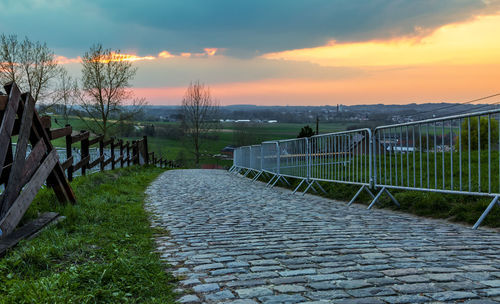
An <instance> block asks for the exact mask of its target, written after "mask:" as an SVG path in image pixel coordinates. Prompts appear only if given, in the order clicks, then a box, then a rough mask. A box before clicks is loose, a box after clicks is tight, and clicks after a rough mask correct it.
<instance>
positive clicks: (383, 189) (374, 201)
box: [367, 187, 385, 210]
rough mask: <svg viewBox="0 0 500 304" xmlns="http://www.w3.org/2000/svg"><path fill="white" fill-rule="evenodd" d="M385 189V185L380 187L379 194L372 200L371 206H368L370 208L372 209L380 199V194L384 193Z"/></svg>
mask: <svg viewBox="0 0 500 304" xmlns="http://www.w3.org/2000/svg"><path fill="white" fill-rule="evenodd" d="M384 191H385V187H383V188H382V189H380V191H379V192H378V193H377V195H376V196H375V198H374V199H373V200H372V202H371V203H370V206H368V208H367V209H368V210H370V209H372V207H373V206H374V205H375V204H376V203H377V201H378V199H379V198H380V196H381V195H382V193H383V192H384Z"/></svg>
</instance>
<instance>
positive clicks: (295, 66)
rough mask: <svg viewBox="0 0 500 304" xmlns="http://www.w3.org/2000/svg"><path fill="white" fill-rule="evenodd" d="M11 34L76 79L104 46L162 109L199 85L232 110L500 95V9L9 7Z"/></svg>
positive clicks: (258, 1) (164, 1)
mask: <svg viewBox="0 0 500 304" xmlns="http://www.w3.org/2000/svg"><path fill="white" fill-rule="evenodd" d="M0 32H3V33H5V34H17V35H18V36H21V37H24V36H28V37H29V38H30V39H32V40H39V41H44V42H47V44H48V46H49V47H50V48H52V49H53V50H54V51H55V52H56V54H57V55H58V58H59V61H60V62H61V63H62V64H64V65H65V67H67V69H68V70H69V71H70V72H71V73H72V74H73V75H75V76H78V74H79V70H80V64H79V58H78V56H81V55H83V53H84V52H85V51H86V50H88V49H89V47H90V46H91V45H92V44H94V43H97V42H101V43H102V44H103V45H104V46H105V47H106V48H112V49H120V50H121V51H122V52H123V53H126V54H129V55H131V56H130V57H128V58H130V59H133V60H134V65H135V66H137V67H138V73H137V75H136V77H135V79H134V81H133V86H134V90H135V92H136V95H137V96H140V97H145V98H146V99H147V100H148V101H149V103H150V104H162V105H175V104H179V103H180V101H181V98H182V95H183V93H184V91H185V89H186V87H187V85H188V84H189V82H190V81H193V80H200V81H202V82H205V83H206V84H208V85H210V87H211V89H212V93H213V94H214V95H215V96H216V97H217V98H218V99H219V100H220V102H221V104H223V105H229V104H257V105H326V104H330V105H335V104H339V103H340V104H373V103H386V104H405V103H424V102H443V101H444V102H461V101H467V100H469V99H474V98H479V97H482V96H487V95H492V94H495V93H499V92H500V0H364V1H356V0H279V1H278V0H253V1H244V0H241V1H236V0H175V1H174V0H143V1H118V0H87V1H83V0H81V1H77V0H12V1H11V0H2V1H0ZM488 102H490V103H492V102H500V99H497V100H489V101H488Z"/></svg>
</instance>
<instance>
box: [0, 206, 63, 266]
mask: <svg viewBox="0 0 500 304" xmlns="http://www.w3.org/2000/svg"><path fill="white" fill-rule="evenodd" d="M58 217H59V214H58V213H56V212H45V213H42V215H40V216H39V217H38V218H37V219H35V220H33V221H31V222H28V223H27V224H26V225H24V226H22V227H21V228H19V229H17V230H16V231H14V232H12V233H11V234H9V235H7V236H5V237H4V238H2V239H1V240H0V257H3V256H4V255H5V253H6V252H7V251H8V250H9V249H11V248H13V247H14V246H16V245H17V244H18V243H19V242H20V241H22V240H24V239H27V238H30V237H32V236H33V235H35V234H37V233H38V232H39V231H40V230H41V229H43V228H44V227H46V226H47V225H48V224H50V223H51V222H53V221H54V220H55V219H57V218H58ZM0 238H1V236H0Z"/></svg>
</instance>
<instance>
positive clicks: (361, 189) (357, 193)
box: [347, 185, 365, 206]
mask: <svg viewBox="0 0 500 304" xmlns="http://www.w3.org/2000/svg"><path fill="white" fill-rule="evenodd" d="M364 188H365V186H364V185H363V186H362V187H361V188H359V190H358V192H356V194H355V195H354V197H353V198H352V199H351V201H350V202H349V204H347V206H350V205H352V203H354V200H355V199H357V198H358V196H359V195H360V194H361V192H362V191H363V189H364Z"/></svg>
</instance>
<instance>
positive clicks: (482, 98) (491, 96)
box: [408, 93, 500, 117]
mask: <svg viewBox="0 0 500 304" xmlns="http://www.w3.org/2000/svg"><path fill="white" fill-rule="evenodd" d="M496 96H500V93H496V94H493V95H489V96H484V97H480V98H476V99H473V100H469V101H465V102H462V103H459V104H453V105H447V106H444V107H442V108H437V109H432V110H429V111H424V112H419V113H416V114H411V115H408V117H412V116H417V115H424V114H427V113H431V112H437V111H441V110H445V109H450V108H453V107H459V106H462V105H465V104H470V103H473V102H476V101H481V100H485V99H489V98H493V97H496ZM488 105H489V104H488ZM480 108H481V107H480Z"/></svg>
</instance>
